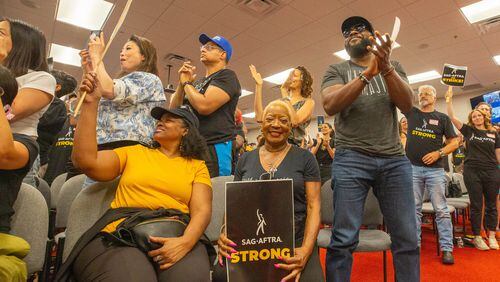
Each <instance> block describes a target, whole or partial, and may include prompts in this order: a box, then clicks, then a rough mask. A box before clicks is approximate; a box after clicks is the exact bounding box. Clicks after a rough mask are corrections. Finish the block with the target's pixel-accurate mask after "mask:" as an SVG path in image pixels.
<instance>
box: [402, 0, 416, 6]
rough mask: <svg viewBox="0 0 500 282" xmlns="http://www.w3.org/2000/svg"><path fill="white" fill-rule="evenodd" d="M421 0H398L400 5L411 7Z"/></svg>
mask: <svg viewBox="0 0 500 282" xmlns="http://www.w3.org/2000/svg"><path fill="white" fill-rule="evenodd" d="M416 1H419V0H398V2H399V4H401V5H402V6H406V5H410V4H411V3H414V2H416Z"/></svg>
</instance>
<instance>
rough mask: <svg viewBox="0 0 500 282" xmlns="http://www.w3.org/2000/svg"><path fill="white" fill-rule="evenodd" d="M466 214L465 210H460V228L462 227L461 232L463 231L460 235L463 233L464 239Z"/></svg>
mask: <svg viewBox="0 0 500 282" xmlns="http://www.w3.org/2000/svg"><path fill="white" fill-rule="evenodd" d="M466 212H467V211H466V209H463V210H462V227H463V229H462V230H463V231H462V233H463V236H464V237H465V213H466Z"/></svg>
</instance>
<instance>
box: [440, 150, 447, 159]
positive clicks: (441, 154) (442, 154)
mask: <svg viewBox="0 0 500 282" xmlns="http://www.w3.org/2000/svg"><path fill="white" fill-rule="evenodd" d="M438 153H439V156H440V157H441V158H444V157H446V154H445V153H444V152H443V149H439V150H438Z"/></svg>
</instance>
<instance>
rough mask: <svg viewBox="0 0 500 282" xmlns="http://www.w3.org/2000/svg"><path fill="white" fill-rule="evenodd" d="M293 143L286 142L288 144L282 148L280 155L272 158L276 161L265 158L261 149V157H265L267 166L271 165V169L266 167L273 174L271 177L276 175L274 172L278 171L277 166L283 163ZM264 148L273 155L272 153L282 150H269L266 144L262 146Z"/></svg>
mask: <svg viewBox="0 0 500 282" xmlns="http://www.w3.org/2000/svg"><path fill="white" fill-rule="evenodd" d="M290 147H291V145H290V144H288V143H287V144H286V146H285V147H284V148H283V149H281V152H280V154H279V155H278V157H277V158H271V159H274V162H273V161H271V162H268V161H267V159H265V158H263V156H262V152H263V151H262V150H261V151H260V153H261V159H263V160H264V161H265V165H266V167H269V170H267V169H266V167H264V169H265V170H267V172H268V173H269V174H270V175H271V178H272V177H273V176H274V173H275V172H276V171H278V169H277V167H278V165H279V164H280V163H281V161H282V160H283V159H284V156H285V155H286V153H287V152H288V150H289V149H290ZM262 148H263V149H264V150H265V151H266V152H268V153H269V155H271V154H272V153H275V152H279V151H280V150H277V151H269V150H267V149H266V147H265V146H262Z"/></svg>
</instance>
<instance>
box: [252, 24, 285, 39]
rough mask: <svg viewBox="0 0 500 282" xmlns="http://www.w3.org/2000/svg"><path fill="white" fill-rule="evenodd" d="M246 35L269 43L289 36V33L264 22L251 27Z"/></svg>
mask: <svg viewBox="0 0 500 282" xmlns="http://www.w3.org/2000/svg"><path fill="white" fill-rule="evenodd" d="M246 33H248V35H250V36H252V37H255V38H258V39H260V40H262V41H263V42H266V43H267V42H270V41H273V40H275V39H276V38H279V37H282V36H283V35H285V34H287V31H286V30H285V29H284V28H282V27H279V26H277V25H274V24H271V23H269V22H268V21H266V20H264V21H261V22H258V23H257V24H255V25H254V26H252V27H250V28H249V29H248V30H247V31H246Z"/></svg>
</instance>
